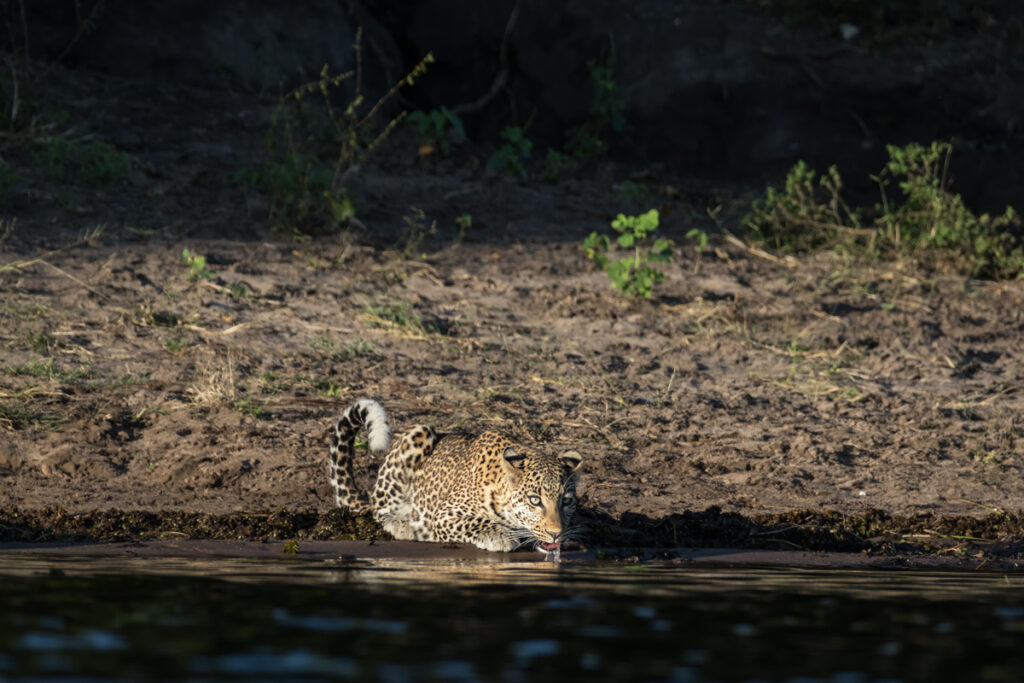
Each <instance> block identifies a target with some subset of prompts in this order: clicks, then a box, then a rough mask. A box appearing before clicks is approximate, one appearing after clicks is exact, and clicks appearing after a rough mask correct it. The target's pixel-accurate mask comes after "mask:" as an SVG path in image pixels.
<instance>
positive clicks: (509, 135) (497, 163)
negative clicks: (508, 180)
mask: <svg viewBox="0 0 1024 683" xmlns="http://www.w3.org/2000/svg"><path fill="white" fill-rule="evenodd" d="M501 139H502V140H504V142H503V143H502V145H501V147H499V148H498V151H496V152H495V153H494V154H492V155H491V158H490V159H488V160H487V168H488V169H489V170H492V171H498V172H500V173H510V174H512V175H517V176H519V177H520V178H522V179H523V180H526V178H527V177H528V175H529V174H528V173H527V170H526V164H527V163H528V162H529V160H530V157H531V156H532V155H533V141H531V140H530V139H529V138H528V137H526V130H525V129H524V128H521V127H519V126H505V127H504V128H503V129H502V131H501Z"/></svg>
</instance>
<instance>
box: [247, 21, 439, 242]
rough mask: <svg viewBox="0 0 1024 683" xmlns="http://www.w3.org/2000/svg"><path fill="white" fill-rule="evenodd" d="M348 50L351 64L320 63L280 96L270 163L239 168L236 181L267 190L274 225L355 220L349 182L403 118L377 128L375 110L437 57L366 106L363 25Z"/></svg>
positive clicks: (325, 229)
mask: <svg viewBox="0 0 1024 683" xmlns="http://www.w3.org/2000/svg"><path fill="white" fill-rule="evenodd" d="M353 50H354V51H355V57H356V59H355V61H356V68H355V69H354V70H351V71H346V72H344V73H340V74H336V75H331V73H330V71H329V69H328V67H327V66H326V65H325V66H324V68H323V69H322V70H321V72H320V74H319V77H318V78H317V79H316V80H313V81H310V82H308V83H304V84H303V85H300V86H299V87H297V88H295V89H294V90H291V91H290V92H288V93H285V94H284V95H282V96H281V99H280V101H279V103H278V106H277V109H276V110H275V112H274V114H273V116H272V118H271V122H270V130H269V131H268V133H267V141H266V147H267V162H266V163H265V164H264V165H263V166H261V167H259V168H257V169H254V170H247V171H242V172H240V173H239V176H238V177H239V179H240V180H243V181H245V182H248V183H250V184H252V185H254V186H255V187H257V188H259V189H261V190H262V191H264V192H265V193H266V194H267V195H268V197H269V199H270V223H271V225H272V226H273V227H274V228H275V229H277V230H279V231H283V232H286V233H288V234H292V235H294V236H297V237H302V236H309V235H316V234H329V233H333V232H336V231H337V230H338V229H339V227H341V226H342V225H344V224H345V223H347V222H348V221H349V220H351V219H353V218H355V215H356V208H355V204H354V202H353V201H352V198H351V188H352V183H353V182H354V180H355V178H356V176H358V174H359V173H360V171H361V169H362V168H363V166H364V165H365V163H366V162H367V160H368V159H369V158H370V156H371V154H372V153H373V152H374V150H376V149H377V147H378V146H379V145H380V144H381V142H383V141H384V139H385V138H386V137H387V136H388V134H389V133H390V132H391V131H392V129H393V128H394V127H395V126H396V125H398V123H399V122H400V121H401V120H402V118H404V113H403V114H399V115H398V116H396V117H395V118H393V119H391V120H390V121H388V122H387V123H385V124H384V125H383V126H380V125H378V116H377V115H378V112H379V111H380V110H381V108H382V107H383V106H384V105H385V104H386V103H387V102H389V101H390V100H392V99H393V98H394V97H395V95H396V94H397V93H398V91H399V89H400V88H402V87H403V86H409V85H412V84H413V83H414V82H415V81H416V79H417V78H419V77H420V76H421V75H423V73H424V72H425V71H426V68H427V65H428V64H429V63H431V62H433V60H434V57H433V54H432V53H430V54H427V56H426V57H424V58H423V59H422V60H421V61H420V62H419V63H418V64H417V65H416V66H415V67H413V69H412V71H410V72H409V73H408V74H407V75H406V76H405V77H404V78H402V79H401V80H400V81H399V82H398V83H396V84H395V85H394V86H393V87H392V88H391V89H390V90H389V91H388V92H387V93H385V94H384V95H383V96H382V97H381V98H380V99H379V100H378V101H377V102H376V103H375V104H374V105H373V106H372V107H370V109H369V111H366V112H364V105H365V100H364V96H363V94H362V92H361V91H360V87H361V84H362V63H363V62H362V30H361V29H360V30H359V31H358V32H357V34H356V40H355V43H354V45H353ZM352 83H354V87H353V92H352V95H351V98H350V99H349V100H348V103H347V104H346V105H345V106H344V107H338V106H337V104H336V102H337V98H336V92H337V91H338V90H340V89H342V88H343V87H347V86H348V85H350V84H352ZM317 95H319V97H317Z"/></svg>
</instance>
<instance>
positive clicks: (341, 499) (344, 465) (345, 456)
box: [327, 398, 391, 513]
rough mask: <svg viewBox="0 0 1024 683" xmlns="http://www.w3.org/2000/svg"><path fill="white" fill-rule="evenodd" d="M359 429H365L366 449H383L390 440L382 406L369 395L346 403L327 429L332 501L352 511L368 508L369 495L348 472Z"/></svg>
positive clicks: (357, 511) (350, 467)
mask: <svg viewBox="0 0 1024 683" xmlns="http://www.w3.org/2000/svg"><path fill="white" fill-rule="evenodd" d="M360 429H365V430H366V437H367V441H368V442H369V445H370V450H372V451H374V452H380V451H386V450H387V449H388V445H389V444H390V443H391V427H390V426H388V420H387V415H386V414H385V413H384V408H383V407H382V406H381V405H380V404H379V403H377V402H376V401H372V400H370V399H366V398H364V399H362V400H360V401H356V402H355V403H353V404H352V405H350V406H349V407H348V408H347V409H346V410H345V412H344V413H342V415H341V417H339V418H338V421H337V422H336V423H335V424H334V429H333V430H331V436H330V442H329V455H328V461H327V469H328V475H329V477H330V483H331V488H333V489H334V502H335V504H336V505H337V506H338V507H347V508H348V509H349V510H351V511H352V512H354V513H360V512H366V511H367V510H369V508H370V505H369V499H368V498H367V496H366V494H365V493H364V492H362V491H360V490H359V489H358V487H356V481H355V477H354V476H353V474H352V459H353V457H354V455H355V440H356V435H357V434H358V433H359V430H360Z"/></svg>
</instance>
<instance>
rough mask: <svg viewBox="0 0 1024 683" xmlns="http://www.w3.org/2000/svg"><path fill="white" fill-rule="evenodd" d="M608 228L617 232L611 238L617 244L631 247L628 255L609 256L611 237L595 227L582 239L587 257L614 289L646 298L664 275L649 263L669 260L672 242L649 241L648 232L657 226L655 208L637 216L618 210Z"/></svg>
mask: <svg viewBox="0 0 1024 683" xmlns="http://www.w3.org/2000/svg"><path fill="white" fill-rule="evenodd" d="M612 229H613V230H615V232H617V233H619V236H618V237H617V238H616V239H615V241H616V243H617V244H618V246H619V247H620V248H622V249H627V250H628V249H632V250H633V253H632V255H628V256H624V257H623V258H620V259H611V258H609V257H608V250H609V248H610V247H611V238H610V237H609V236H608V235H601V234H598V233H597V232H596V231H595V232H592V233H590V236H589V237H587V239H585V240H584V241H583V250H584V251H585V252H586V254H587V258H589V259H590V260H591V261H593V262H594V265H596V266H597V267H598V268H600V269H601V270H603V271H605V272H606V273H608V277H609V278H610V279H611V281H612V287H614V288H615V289H617V290H619V291H620V292H622V293H624V294H627V295H629V296H643V297H647V298H650V296H651V292H652V290H653V287H654V285H655V284H657V283H659V282H661V281H663V280H664V279H665V274H664V273H663V272H661V271H660V270H658V269H657V268H654V267H653V266H652V265H651V264H653V263H667V262H668V261H669V260H671V258H672V248H673V246H674V245H673V243H672V241H671V240H667V239H664V238H661V237H659V238H656V239H653V241H651V239H652V237H651V236H652V234H653V233H654V232H655V231H656V230H657V229H658V210H657V209H651V210H650V211H648V212H647V213H645V214H641V215H639V216H626V215H624V214H621V213H620V214H619V215H618V217H617V218H616V219H615V220H614V221H612Z"/></svg>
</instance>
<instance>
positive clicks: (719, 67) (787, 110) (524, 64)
mask: <svg viewBox="0 0 1024 683" xmlns="http://www.w3.org/2000/svg"><path fill="white" fill-rule="evenodd" d="M882 5H884V7H882ZM3 7H4V10H5V14H6V21H7V28H8V30H7V32H6V35H5V36H4V40H5V41H6V43H7V46H6V47H7V49H8V50H12V49H13V50H14V52H15V53H19V52H23V51H24V46H25V45H27V46H28V48H29V50H28V51H29V54H30V56H31V57H32V58H34V59H37V60H42V61H46V60H55V59H58V58H60V59H61V61H62V63H63V64H65V65H67V66H68V67H71V69H72V73H74V70H75V69H85V70H89V71H94V72H99V73H103V74H105V75H108V76H112V77H118V78H123V79H126V80H125V81H124V83H125V87H126V88H137V87H139V86H138V85H137V83H138V81H140V80H142V81H145V82H148V83H149V84H150V86H153V87H156V88H158V89H164V90H167V89H171V88H178V87H186V88H194V89H199V90H205V91H216V92H219V93H223V94H225V95H227V96H229V97H227V98H226V99H221V100H219V101H218V102H217V105H218V106H221V107H230V106H232V101H233V100H237V101H245V102H251V101H253V100H254V99H256V100H260V101H265V102H268V103H270V102H273V101H275V99H276V97H277V95H278V94H279V93H280V92H281V89H282V86H287V85H288V84H295V83H297V82H299V81H300V80H303V75H304V76H305V78H307V79H308V78H309V77H312V76H315V74H317V73H318V72H319V70H320V68H321V67H322V66H323V65H324V64H325V63H327V64H329V65H330V66H331V68H332V71H337V70H344V69H348V68H352V66H353V51H352V49H351V48H352V41H353V39H354V36H355V31H356V28H357V27H359V26H362V27H363V29H364V34H365V40H364V60H363V61H364V68H365V72H366V73H365V77H364V85H365V88H364V89H365V90H366V92H367V95H368V99H372V98H373V97H374V96H375V95H377V94H380V93H382V92H384V90H386V88H387V87H388V86H389V85H390V84H392V83H394V82H395V81H396V80H398V79H399V78H400V77H401V76H403V75H404V74H405V73H406V71H407V70H408V69H409V68H410V67H411V66H412V65H413V64H415V63H416V62H417V61H418V60H419V59H420V58H421V57H422V56H423V55H424V54H426V53H427V52H429V51H432V52H433V53H434V55H435V56H436V63H435V64H433V65H431V67H430V69H429V71H428V74H427V75H426V77H424V78H422V79H420V80H419V82H418V83H417V84H416V86H415V87H414V88H411V89H407V90H403V92H402V94H401V98H400V100H399V101H398V102H396V103H394V106H396V107H398V106H400V107H404V108H406V109H424V110H427V109H432V108H436V107H440V106H446V107H449V108H456V109H458V108H459V107H460V106H461V107H462V118H463V121H464V123H465V126H466V129H467V133H468V137H469V140H470V143H469V144H470V145H473V146H475V149H476V150H477V151H478V152H479V154H480V156H481V157H482V158H486V154H487V152H488V150H491V149H493V148H494V147H495V146H496V145H498V144H500V143H499V139H498V134H499V132H500V130H501V129H502V127H504V126H506V125H521V126H527V131H528V134H529V137H530V138H531V139H532V140H533V141H534V142H535V144H536V145H537V148H538V149H539V150H543V149H545V148H548V147H554V146H557V145H560V144H562V143H564V141H565V135H566V131H567V130H569V129H571V128H572V127H573V126H577V125H579V124H580V123H581V122H582V121H584V120H585V119H586V117H587V114H588V111H589V108H590V105H591V84H590V78H589V72H588V67H587V62H588V60H604V62H602V63H608V62H609V57H610V56H612V55H613V57H612V59H613V61H612V62H611V63H612V64H613V65H614V70H615V80H616V84H617V87H618V91H619V93H620V94H621V96H622V99H623V103H624V105H625V112H624V113H625V117H626V120H627V121H628V126H627V127H626V128H625V130H623V131H621V132H617V133H614V134H611V135H609V136H608V142H609V144H610V149H609V153H608V155H607V157H606V160H608V161H611V162H612V163H621V164H629V165H632V166H633V167H636V168H646V169H654V171H655V172H657V173H662V174H666V173H667V174H670V175H672V176H674V177H680V178H692V179H700V180H704V181H713V182H727V183H733V184H736V185H739V186H750V187H755V186H757V187H763V185H764V184H765V183H766V182H769V181H776V182H777V181H778V180H779V179H780V178H781V177H782V176H783V174H784V173H785V171H786V169H788V168H789V167H790V166H791V165H792V164H793V163H794V162H795V161H796V160H798V159H804V160H806V161H807V162H809V163H810V164H811V165H812V166H814V167H817V168H824V167H826V166H828V165H830V164H838V165H839V167H840V170H841V171H842V173H843V176H844V178H845V179H847V182H848V184H850V185H851V186H852V189H853V191H854V192H859V193H862V194H864V195H866V196H869V197H873V196H875V194H876V193H875V192H874V190H872V188H871V183H870V181H869V180H868V174H870V173H875V172H877V171H878V170H879V169H880V168H881V166H882V164H883V163H884V160H885V150H884V146H885V145H886V144H905V143H907V142H911V141H918V142H930V141H931V140H953V141H954V143H955V146H956V160H955V168H956V176H955V183H956V184H955V189H957V190H958V191H959V192H961V193H963V195H964V196H965V199H966V200H967V201H968V204H969V205H971V206H973V207H975V208H976V209H979V210H989V211H993V210H1001V209H1002V207H1003V206H1004V205H1005V204H1008V203H1010V204H1012V203H1015V202H1016V201H1017V200H1018V198H1017V196H1016V195H1017V187H1018V186H1019V182H1020V177H1021V166H1022V162H1021V158H1022V154H1021V151H1022V149H1021V146H1022V137H1021V116H1022V112H1024V106H1022V105H1024V97H1022V91H1021V85H1020V84H1021V78H1020V75H1021V67H1022V54H1021V53H1022V47H1021V46H1022V44H1024V43H1022V41H1021V37H1022V35H1024V23H1022V17H1024V8H1022V7H1021V6H1020V3H1016V2H1013V1H1010V0H986V1H982V2H967V1H966V0H962V1H961V0H929V1H926V0H902V1H897V2H886V3H871V2H859V1H857V0H829V1H828V2H811V1H810V0H760V1H756V0H748V1H746V2H743V1H739V0H737V1H735V2H720V1H719V2H714V1H691V2H665V1H657V0H649V1H641V2H624V1H609V0H599V1H596V2H591V1H586V2H583V1H579V2H572V1H569V2H562V3H548V2H541V1H540V0H522V1H520V2H510V1H507V0H506V1H500V2H492V3H479V2H474V1H472V0H429V1H426V2H412V3H386V2H367V3H357V2H334V1H331V0H309V1H306V2H301V3H289V4H282V3H279V2H274V1H272V0H244V1H243V0H225V1H222V2H199V1H195V0H183V1H181V2H175V3H164V2H159V1H156V0H109V1H107V2H103V3H99V4H97V3H95V2H85V3H83V4H82V5H81V6H80V8H79V11H78V13H77V16H76V12H75V7H74V5H73V3H71V2H68V1H67V0H34V1H33V2H31V3H24V4H21V3H19V2H13V1H10V0H8V1H7V2H5V3H3ZM22 12H24V14H22ZM513 15H514V16H513ZM23 17H24V20H23ZM83 17H86V18H88V22H89V24H90V26H89V28H88V30H86V31H84V32H82V31H80V30H79V29H80V27H81V23H82V18H83ZM510 18H511V21H510ZM844 31H845V32H846V35H847V36H848V37H850V38H849V39H845V38H844V35H843V34H844ZM853 34H856V35H853ZM69 46H70V49H68V48H69ZM496 80H498V81H499V83H500V87H499V88H498V89H496V90H495V91H493V92H492V91H491V89H492V86H493V85H495V83H496ZM489 92H490V97H488V93H489ZM139 96H140V97H148V96H149V94H148V92H145V91H144V89H143V90H140V92H139ZM129 99H130V98H129ZM481 100H484V101H483V102H481ZM196 106H208V105H206V104H205V103H201V102H200V101H199V100H197V103H196ZM467 109H468V111H467ZM144 144H145V143H144V141H137V142H136V145H137V146H140V147H141V146H144ZM126 149H127V151H128V152H132V153H134V152H138V151H141V150H138V149H135V150H133V149H132V148H131V145H126Z"/></svg>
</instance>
